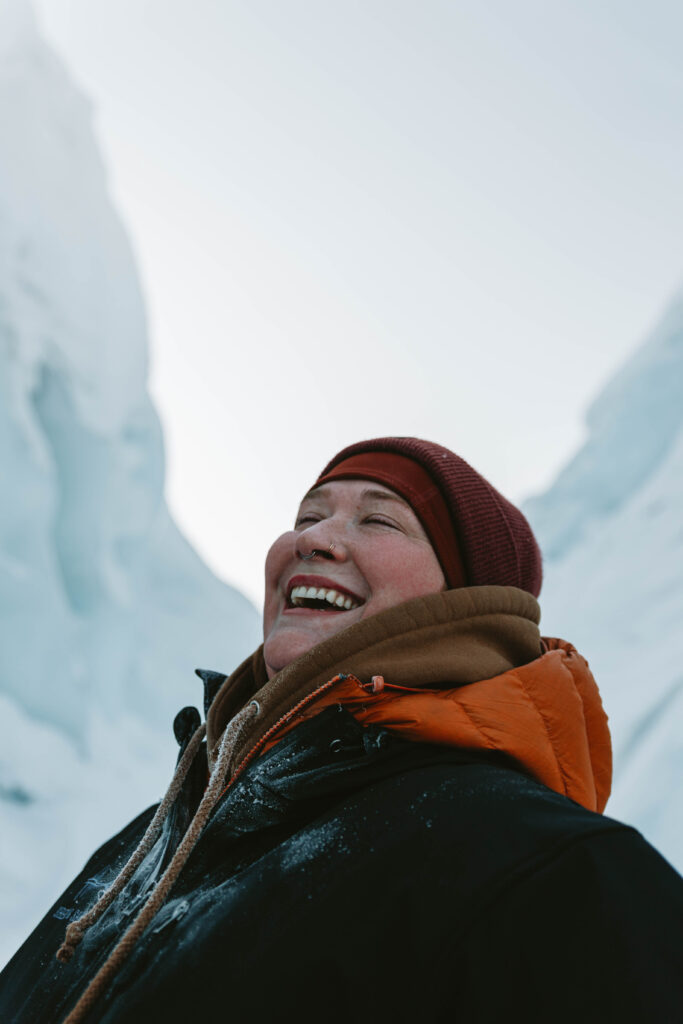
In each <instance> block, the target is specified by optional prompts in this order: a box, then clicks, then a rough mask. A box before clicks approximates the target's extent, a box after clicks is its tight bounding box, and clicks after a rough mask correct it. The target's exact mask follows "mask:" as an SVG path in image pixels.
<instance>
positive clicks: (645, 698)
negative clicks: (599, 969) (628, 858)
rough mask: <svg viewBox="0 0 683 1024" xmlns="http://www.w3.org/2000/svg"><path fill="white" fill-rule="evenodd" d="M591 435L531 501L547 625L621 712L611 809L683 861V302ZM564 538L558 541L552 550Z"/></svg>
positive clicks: (615, 385)
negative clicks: (543, 491)
mask: <svg viewBox="0 0 683 1024" xmlns="http://www.w3.org/2000/svg"><path fill="white" fill-rule="evenodd" d="M589 420H590V435H589V438H588V440H587V442H586V444H585V446H584V447H583V448H582V449H581V450H580V451H579V452H578V454H577V455H576V456H575V458H574V459H573V460H572V462H571V463H570V465H569V466H568V467H567V469H566V470H565V471H564V472H563V473H561V474H560V476H559V478H558V481H557V482H556V484H554V485H553V487H551V488H550V490H549V491H548V493H547V494H545V495H543V496H542V497H540V498H537V499H534V500H533V501H530V502H529V503H528V504H527V505H526V506H525V508H524V510H525V512H526V514H527V515H528V516H529V519H530V521H531V523H532V526H533V527H534V529H535V531H536V533H537V535H538V536H539V538H540V539H541V544H542V547H543V548H544V553H545V554H546V555H547V553H548V551H550V557H547V558H546V562H545V582H544V587H543V592H542V594H541V607H542V610H543V619H542V623H541V627H542V630H543V631H544V633H546V634H549V635H553V636H558V635H559V636H563V637H565V638H566V639H569V640H571V641H572V642H573V643H574V644H575V645H576V646H577V647H578V649H579V650H580V651H581V653H582V654H583V655H584V656H585V657H586V658H588V660H589V662H590V665H591V668H592V670H593V672H594V674H595V676H596V679H597V682H598V685H599V687H600V691H601V694H602V698H603V701H604V704H605V708H606V710H607V713H608V715H609V718H610V729H611V732H612V737H613V743H614V753H615V762H614V769H615V771H614V788H613V795H612V798H611V800H610V802H609V804H608V807H607V813H608V814H612V815H613V816H615V817H617V818H620V819H622V820H625V821H627V822H629V823H631V824H634V825H636V827H638V828H639V829H641V830H642V831H643V833H644V834H645V836H646V838H647V839H648V840H649V841H650V842H652V843H653V844H654V845H655V846H656V847H657V848H658V849H659V850H660V851H661V852H662V853H663V854H664V855H665V856H666V857H668V859H669V860H671V862H672V863H674V864H675V865H676V866H677V867H678V868H679V870H680V869H683V798H682V794H681V786H680V779H681V777H683V631H681V622H683V425H682V421H683V301H682V298H681V297H680V296H679V297H678V298H677V299H676V300H675V301H674V303H673V304H672V305H671V307H670V308H669V310H668V311H667V313H666V315H665V316H664V318H663V320H662V321H661V323H660V324H659V326H658V328H657V329H656V330H655V331H654V332H653V334H652V335H650V337H649V338H648V339H647V340H646V341H645V343H644V344H643V346H642V347H641V348H640V349H639V350H638V351H637V352H636V353H635V354H634V355H633V356H632V357H631V359H630V360H629V361H628V362H627V363H626V365H625V366H624V367H623V369H622V370H621V371H620V372H619V373H617V374H616V376H615V377H614V379H613V380H612V381H611V382H610V384H609V385H608V386H607V388H605V390H604V391H603V392H602V394H601V395H599V396H598V398H597V399H596V401H595V402H594V403H593V406H592V408H591V411H590V413H589ZM553 544H554V545H555V546H554V547H553Z"/></svg>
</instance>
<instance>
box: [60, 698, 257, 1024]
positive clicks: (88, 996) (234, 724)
mask: <svg viewBox="0 0 683 1024" xmlns="http://www.w3.org/2000/svg"><path fill="white" fill-rule="evenodd" d="M259 710H260V709H259V705H258V703H257V702H256V701H251V703H250V704H247V705H246V707H244V708H242V710H241V711H238V713H237V714H236V715H235V716H234V718H232V719H231V721H230V722H229V723H228V725H227V726H226V728H225V731H224V733H223V737H222V739H221V743H220V747H219V748H218V757H217V758H216V763H215V765H214V768H213V771H212V772H211V777H210V779H209V784H208V786H207V788H206V791H205V792H204V796H203V797H202V799H201V802H200V804H199V807H198V808H197V810H196V812H195V815H194V817H193V818H192V821H191V822H190V824H189V826H188V828H187V831H186V833H185V835H184V836H183V839H182V841H181V843H180V845H179V846H178V849H177V850H176V852H175V853H174V854H173V857H172V859H171V862H170V863H169V865H168V867H167V868H166V870H165V871H164V873H163V875H162V876H161V878H160V879H159V881H158V882H157V884H156V886H155V888H154V890H153V891H152V893H151V895H150V896H149V898H148V899H147V901H146V903H145V904H144V906H143V907H142V908H141V910H140V913H139V914H138V916H137V917H136V918H135V920H134V921H133V923H132V924H131V925H130V927H129V928H128V930H127V931H126V932H125V933H124V935H123V936H122V938H121V939H119V942H118V943H117V945H116V946H115V947H114V949H113V950H112V952H111V953H110V955H109V957H108V958H107V960H105V962H104V963H103V964H102V967H101V968H100V969H99V971H98V972H97V974H96V975H95V977H94V978H93V979H92V981H91V982H90V984H89V985H88V987H87V988H86V990H85V992H84V993H83V994H82V995H81V997H80V999H79V1000H78V1002H77V1003H76V1005H75V1006H74V1008H73V1010H72V1011H71V1013H69V1015H68V1016H67V1017H65V1019H64V1021H63V1024H79V1022H80V1021H82V1020H83V1017H84V1016H85V1015H86V1014H87V1013H88V1011H89V1010H90V1009H91V1008H92V1006H93V1005H94V1003H95V1001H96V1000H97V999H98V997H99V996H100V994H101V993H102V991H103V990H104V989H105V988H106V986H107V985H108V984H109V982H110V981H111V979H112V978H113V977H114V976H115V975H116V973H117V971H118V970H119V968H120V967H121V965H122V964H123V963H124V961H125V960H126V958H127V957H128V956H129V955H130V953H131V951H132V950H133V947H134V946H135V944H136V942H137V941H138V939H139V938H140V936H141V935H142V933H143V932H144V931H145V929H146V928H147V925H148V924H149V923H150V921H151V920H152V918H153V917H154V916H155V914H156V913H157V912H158V911H159V909H160V908H161V907H162V905H163V903H164V902H165V900H166V897H167V896H168V894H169V892H170V890H171V889H172V887H173V885H174V884H175V881H176V879H177V878H178V875H179V874H180V872H181V871H182V869H183V867H184V865H185V863H186V861H187V859H188V857H189V856H190V854H191V853H192V850H193V849H194V847H195V845H196V843H197V840H198V839H199V836H200V833H201V831H202V829H203V828H204V825H205V824H206V822H207V820H208V818H209V815H210V814H211V811H212V810H213V808H214V805H215V804H216V801H217V800H218V798H219V797H220V795H221V793H222V792H223V789H224V785H225V780H226V779H227V778H228V777H229V772H230V767H231V762H232V758H233V754H234V751H235V747H236V745H237V743H238V742H239V739H240V736H241V735H242V733H243V732H244V729H245V727H246V725H247V722H248V720H249V719H250V718H252V717H254V716H255V715H257V714H258V713H259ZM203 728H204V727H203V726H200V728H199V729H197V732H196V733H195V734H194V736H193V737H192V739H191V740H190V743H189V744H188V749H187V751H186V752H185V753H187V752H188V751H189V749H190V746H191V745H192V744H194V742H195V738H196V737H197V735H198V734H199V733H200V731H201V730H202V729H203ZM202 736H203V733H202ZM200 739H201V736H200ZM198 742H199V741H198ZM190 760H191V758H190ZM181 764H182V759H181V762H180V763H179V765H178V768H177V769H176V774H175V775H174V778H173V780H172V782H171V787H169V792H170V790H171V788H172V787H173V786H174V785H175V782H176V776H177V775H178V774H179V772H180V768H181ZM185 773H187V767H186V768H185ZM181 783H182V779H181ZM178 788H179V786H178ZM176 793H177V790H176ZM167 796H168V794H167ZM163 802H164V803H166V798H164V801H163ZM168 806H170V803H169V805H168ZM158 813H159V812H157V815H158ZM157 815H155V818H156V817H157ZM161 820H163V818H161ZM150 830H151V823H150V826H149V828H148V832H149V831H150ZM146 835H147V833H145V837H146ZM145 837H143V840H141V842H140V845H139V846H138V848H137V849H136V850H135V853H134V854H133V857H135V856H137V854H138V850H139V849H140V847H141V846H142V843H143V842H144V839H145ZM143 856H144V854H143ZM133 857H131V860H130V861H129V862H128V864H126V866H125V868H124V869H123V870H124V871H127V869H128V866H129V864H130V862H131V861H132V860H133ZM141 859H142V857H141V858H140V860H141ZM137 863H139V860H138V862H137ZM133 870H134V869H133ZM121 874H123V872H121ZM120 877H121V875H119V876H118V877H117V879H116V881H115V882H114V885H117V884H118V882H119V879H120ZM128 877H130V874H129V875H128ZM121 887H122V886H121V885H119V887H118V889H117V892H118V891H120V889H121ZM112 889H113V886H112ZM110 891H111V890H108V891H107V893H105V895H104V896H102V897H101V899H100V900H98V902H97V904H95V907H93V908H92V911H89V912H88V914H84V915H83V917H82V918H79V920H78V921H74V922H73V925H80V924H81V922H82V921H84V920H85V918H87V917H89V916H90V914H91V913H92V912H93V911H94V910H95V908H96V907H97V906H98V905H99V904H100V903H101V902H102V901H103V900H104V899H105V898H106V897H107V896H108V895H109V892H110ZM114 895H116V894H115V893H114ZM111 899H113V896H112V897H111ZM111 899H109V901H108V903H107V904H106V905H107V906H108V905H109V903H111ZM103 909H104V908H102V909H101V910H100V911H99V912H98V915H97V916H99V914H101V913H102V910H103ZM89 924H90V922H89V923H88V924H86V926H85V927H89ZM70 928H72V925H69V928H68V929H67V937H68V935H69V929H70ZM83 931H85V928H83V929H82V930H81V931H80V933H78V932H77V933H76V934H77V936H78V941H80V939H81V938H82V934H83ZM66 945H67V943H66V942H65V943H64V946H66ZM74 945H75V943H74ZM64 946H63V947H62V949H64ZM61 951H62V950H61V949H60V952H61ZM71 952H73V949H72V950H71ZM60 959H64V957H60ZM66 959H68V957H67V958H66Z"/></svg>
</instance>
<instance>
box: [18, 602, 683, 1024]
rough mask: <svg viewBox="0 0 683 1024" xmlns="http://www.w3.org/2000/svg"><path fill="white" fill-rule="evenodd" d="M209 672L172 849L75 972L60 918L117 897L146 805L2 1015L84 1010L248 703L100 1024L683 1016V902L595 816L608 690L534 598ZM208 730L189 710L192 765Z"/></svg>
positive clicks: (375, 625)
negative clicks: (99, 897)
mask: <svg viewBox="0 0 683 1024" xmlns="http://www.w3.org/2000/svg"><path fill="white" fill-rule="evenodd" d="M378 675H381V677H382V679H381V680H377V679H375V680H374V682H373V676H378ZM206 679H207V689H208V701H207V703H208V704H209V705H210V707H209V712H208V716H207V745H206V748H203V747H202V748H201V749H200V751H199V753H198V755H197V757H196V758H195V759H194V762H193V764H192V767H191V770H190V771H189V774H188V775H187V777H186V778H185V781H184V783H183V786H182V789H181V791H180V793H179V794H178V796H177V797H176V799H175V801H174V803H173V806H172V809H171V813H170V814H169V815H168V816H167V817H166V819H165V821H164V822H163V826H162V828H161V832H160V834H159V836H158V838H157V839H156V841H155V842H154V843H153V845H152V846H151V848H150V849H149V850H148V851H147V852H146V853H145V856H144V857H143V859H142V860H141V862H140V864H139V865H138V866H137V868H136V870H135V872H134V874H133V875H132V878H130V880H129V881H128V882H127V884H126V885H125V887H124V888H123V890H122V891H121V892H120V893H119V894H118V895H117V896H116V898H115V899H114V901H113V902H112V904H111V905H110V906H109V907H108V909H107V910H106V911H105V912H104V913H103V914H102V916H101V917H100V918H99V919H98V920H97V921H96V922H95V923H94V924H93V925H92V927H90V928H89V929H88V930H87V931H86V932H85V934H84V937H83V939H82V941H81V943H80V945H78V946H77V947H76V949H75V952H74V955H73V957H72V959H71V961H70V962H69V963H68V964H63V963H59V962H58V961H57V960H56V959H55V956H54V954H55V951H56V949H57V948H58V946H59V945H60V942H61V938H62V934H63V927H64V920H65V919H74V918H78V917H79V916H80V914H82V913H83V911H84V910H86V909H87V907H88V906H89V904H91V903H92V902H93V897H94V895H95V894H96V893H97V891H98V890H101V889H102V888H104V887H106V886H107V885H109V884H110V883H111V882H112V880H113V879H114V878H115V876H116V875H117V873H118V872H119V871H120V869H121V868H122V866H123V865H124V864H125V862H126V861H127V860H128V858H129V856H130V854H131V852H132V851H133V850H134V849H135V848H136V846H137V844H138V842H139V840H140V838H141V836H142V835H143V833H144V832H145V829H146V827H147V825H148V824H149V821H150V819H151V817H152V814H153V811H154V809H152V810H150V811H148V812H145V813H144V814H143V815H141V816H140V817H139V818H138V819H136V820H135V821H133V822H132V823H131V824H130V825H129V826H128V827H127V828H126V829H124V831H123V832H122V833H121V834H120V835H119V836H116V837H115V838H114V839H112V840H111V841H110V842H109V843H107V844H105V846H103V847H102V848H101V849H100V850H99V851H97V853H96V854H95V855H94V856H93V858H91V861H90V862H89V863H88V865H86V867H85V869H84V871H83V872H82V873H81V875H79V877H78V878H77V879H75V881H74V882H73V883H72V885H71V886H70V887H69V888H68V889H67V890H66V892H65V893H64V894H63V896H62V897H60V899H59V900H58V902H57V904H56V905H55V907H53V908H52V910H51V911H50V912H49V913H48V914H47V915H46V917H45V918H44V920H43V921H42V922H41V924H40V925H39V926H38V928H37V929H36V930H35V932H34V933H33V934H32V935H31V936H30V937H29V939H27V941H26V943H25V944H24V946H23V947H22V948H21V949H20V950H19V952H18V953H17V954H16V956H15V957H14V959H13V960H12V961H11V962H10V964H9V965H8V967H7V968H6V970H5V972H3V974H2V976H0V1020H2V1021H17V1022H21V1024H24V1022H26V1024H28V1022H31V1024H41V1022H53V1021H54V1022H57V1021H61V1020H63V1019H64V1018H65V1017H66V1015H67V1014H68V1013H69V1011H70V1010H71V1008H72V1007H73V1006H74V1004H76V1002H77V1001H78V999H79V996H80V995H81V993H82V992H83V990H84V989H86V987H87V986H88V984H89V982H90V981H91V979H92V978H93V977H94V976H95V975H96V974H97V972H98V971H99V969H100V968H101V966H102V965H103V964H106V963H108V962H109V961H110V957H111V951H112V949H113V948H114V947H115V946H116V944H117V943H118V942H119V940H120V937H121V934H122V933H124V932H125V931H126V929H127V928H128V927H129V926H130V924H131V922H132V921H134V920H135V919H136V917H137V915H138V914H139V912H140V909H141V907H143V906H144V905H145V903H146V901H147V900H148V898H149V896H150V893H154V891H155V886H156V885H157V883H158V880H159V879H160V878H161V877H162V875H163V872H164V870H165V869H166V867H167V866H168V864H169V862H170V861H171V859H172V857H173V855H174V851H175V850H176V849H177V848H178V845H179V843H180V842H181V840H182V837H183V835H184V834H185V833H186V830H187V829H188V825H189V824H190V822H191V819H192V817H193V815H194V812H195V810H196V808H197V805H198V803H199V801H200V799H201V798H202V793H203V791H204V789H205V785H206V773H207V767H208V768H211V767H212V765H215V762H216V758H217V756H218V750H219V745H220V741H221V737H225V735H226V726H227V727H228V728H229V727H230V726H229V723H231V722H234V721H235V716H236V712H238V711H239V709H240V708H242V707H245V706H247V705H249V704H251V705H252V706H253V707H254V708H255V709H256V710H255V712H254V715H253V717H250V718H249V720H248V722H247V723H246V726H245V728H244V729H243V730H242V732H241V733H240V734H239V735H237V740H236V742H235V744H234V750H233V758H232V760H233V765H234V768H233V769H231V771H232V774H231V781H230V783H229V784H228V785H227V787H226V788H225V789H224V791H223V792H222V793H221V795H220V798H219V799H218V801H217V803H216V804H215V806H214V808H213V811H212V813H211V816H210V817H209V820H208V822H207V824H206V825H205V826H204V828H203V830H202V831H201V834H200V836H199V839H198V841H197V842H196V844H195V845H194V846H193V848H192V849H191V852H190V853H189V857H188V859H187V861H186V863H185V864H184V867H183V868H182V871H181V872H180V875H179V877H178V878H177V880H176V881H175V883H174V885H173V888H172V889H171V891H170V893H169V896H168V897H167V899H166V900H165V902H164V903H163V905H161V907H160V908H159V909H158V911H157V912H156V914H155V916H154V917H153V919H152V921H151V923H150V924H149V926H147V927H146V929H145V930H144V931H143V933H142V935H141V936H140V938H138V939H137V941H136V942H135V943H134V944H133V945H132V947H131V949H130V950H129V951H128V952H127V955H126V957H125V959H124V960H123V961H122V962H121V964H120V966H119V967H118V968H117V972H116V974H115V975H114V976H113V977H112V978H111V980H110V981H109V982H108V984H107V986H106V987H105V988H104V989H103V990H102V991H101V992H100V993H99V994H98V996H97V998H96V1000H95V1002H94V1003H93V1004H92V1005H90V1006H88V1007H86V1010H85V1013H84V1016H83V1017H82V1019H83V1020H87V1021H106V1022H109V1024H114V1022H116V1024H122V1022H124V1021H125V1022H135V1021H143V1020H145V1021H146V1020H149V1019H161V1020H164V1021H168V1022H171V1024H174V1022H176V1021H177V1022H180V1021H185V1020H187V1019H188V1018H189V1017H192V1018H194V1017H199V1018H201V1015H203V1014H209V1015H210V1017H211V1018H212V1019H217V1020H221V1019H223V1018H225V1019H232V1018H233V1017H235V1016H240V1015H244V1016H246V1015H248V1016H249V1017H250V1019H252V1020H255V1021H261V1020H263V1021H265V1020H266V1019H271V1018H272V1017H273V1015H275V1014H277V1015H279V1016H284V1017H285V1018H287V1017H288V1016H290V1015H292V1016H294V1014H296V1016H297V1018H298V1019H300V1020H303V1021H306V1020H311V1021H312V1020H314V1019H315V1020H317V1019H318V1018H320V1017H321V1016H324V1017H325V1018H326V1019H329V1020H332V1021H337V1020H339V1021H348V1020H350V1019H353V1020H357V1021H370V1020H373V1021H377V1020H380V1021H381V1020H389V1019H391V1020H392V1021H406V1022H407V1021H411V1022H412V1021H414V1020H415V1018H416V1017H417V1016H418V1015H419V1017H420V1018H421V1019H424V1020H429V1021H445V1020H448V1021H453V1020H456V1021H458V1022H465V1024H469V1022H474V1021H477V1022H489V1021H490V1022H493V1021H499V1020H502V1019H505V1018H508V1017H510V1016H512V1015H514V1016H516V1017H520V1019H525V1020H527V1021H532V1022H533V1021H538V1022H540V1021H544V1022H546V1021H548V1020H553V1021H560V1022H564V1021H566V1022H569V1021H572V1022H574V1021H577V1020H581V1021H588V1022H590V1021H595V1022H597V1021H600V1022H603V1021H611V1020H615V1021H616V1020H619V1021H648V1022H657V1021H662V1022H664V1021H674V1020H675V1019H677V1018H676V1014H677V1012H678V1008H679V1007H680V1005H683V999H682V997H683V990H682V989H681V981H680V979H681V978H682V977H683V963H682V962H681V953H680V950H681V943H680V938H681V934H683V932H682V930H681V923H682V918H683V893H682V890H683V885H682V883H681V881H680V879H679V877H678V876H677V874H676V873H675V872H674V871H673V869H672V868H670V866H669V865H667V864H666V862H665V861H664V860H663V859H662V858H661V857H659V855H658V854H657V853H656V852H655V851H654V850H653V849H652V848H651V847H650V846H649V845H648V844H647V843H646V842H645V840H643V839H642V837H641V836H639V835H638V833H637V832H635V831H634V830H633V829H630V828H628V827H626V826H624V825H621V824H620V823H618V822H614V821H612V820H611V819H609V818H606V817H604V816H603V815H601V814H600V813H597V811H600V810H602V808H603V807H604V804H605V801H606V799H607V795H608V792H609V778H610V749H609V734H608V732H607V725H606V718H605V715H604V712H603V710H602V707H601V704H600V699H599V695H598V692H597V688H596V686H595V683H594V681H593V678H592V676H591V674H590V671H589V669H588V666H587V664H586V662H585V661H584V660H583V659H582V658H581V657H580V656H579V655H578V654H577V653H576V652H575V651H574V649H573V648H572V647H571V645H568V644H564V643H562V642H559V641H550V642H547V641H541V639H540V636H539V633H538V606H537V604H536V602H535V600H534V599H533V598H532V597H530V595H528V594H526V593H524V592H522V591H519V590H516V589H515V588H500V587H482V588H467V589H466V590H461V591H449V592H446V593H444V594H438V595H431V596H430V597H428V598H420V599H417V600H415V601H410V602H407V603H406V604H405V605H401V606H399V607H398V608H395V609H390V610H389V611H388V612H384V613H382V614H381V615H378V616H375V617H374V618H372V619H368V620H365V621H361V622H360V623H358V624H357V625H356V626H353V627H351V628H350V629H348V630H346V631H344V633H340V634H338V635H337V636H336V637H333V638H331V639H330V640H328V641H326V642H325V643H324V644H321V645H319V646H318V647H317V648H314V649H313V650H312V651H310V652H308V654H307V655H304V657H303V658H301V659H298V661H297V662H296V663H294V664H293V665H292V666H288V668H287V669H284V670H283V671H282V672H281V673H279V674H278V675H277V676H276V677H274V678H273V679H272V680H270V681H269V682H268V681H266V679H265V670H264V666H263V660H262V655H261V653H260V652H256V654H255V655H254V656H253V657H252V658H251V659H249V660H248V661H247V662H245V663H244V665H242V666H240V668H239V669H238V670H237V671H236V672H235V673H234V674H233V675H232V676H231V677H230V678H226V677H224V676H220V675H218V674H214V673H208V674H206ZM198 717H199V716H198V715H197V713H196V712H195V711H194V710H193V709H186V710H185V711H184V712H182V713H181V715H180V716H178V719H177V720H176V732H177V735H178V736H179V739H180V741H181V747H182V748H184V747H186V746H187V744H188V742H189V741H190V737H191V736H192V734H193V733H194V732H195V728H196V726H197V724H198ZM205 750H206V752H207V753H208V760H207V753H205Z"/></svg>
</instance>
